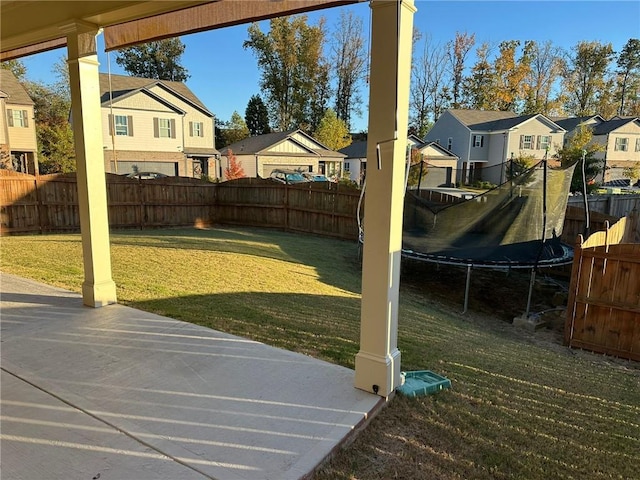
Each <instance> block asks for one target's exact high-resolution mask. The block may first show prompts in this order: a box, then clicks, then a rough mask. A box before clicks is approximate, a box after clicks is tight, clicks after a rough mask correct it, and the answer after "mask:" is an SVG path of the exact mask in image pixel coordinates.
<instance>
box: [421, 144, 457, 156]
mask: <svg viewBox="0 0 640 480" xmlns="http://www.w3.org/2000/svg"><path fill="white" fill-rule="evenodd" d="M415 148H417V149H418V150H420V151H422V150H424V149H426V148H434V149H436V150H439V151H440V152H442V155H443V156H449V157H452V158H459V157H458V155H456V154H455V153H453V152H452V151H451V150H447V149H446V148H444V147H443V146H442V145H440V144H439V143H438V142H427V143H423V144H422V145H416V146H415Z"/></svg>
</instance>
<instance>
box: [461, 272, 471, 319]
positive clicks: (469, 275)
mask: <svg viewBox="0 0 640 480" xmlns="http://www.w3.org/2000/svg"><path fill="white" fill-rule="evenodd" d="M470 286H471V265H467V282H466V285H465V288H464V310H463V311H462V313H463V314H465V313H467V308H468V307H469V287H470Z"/></svg>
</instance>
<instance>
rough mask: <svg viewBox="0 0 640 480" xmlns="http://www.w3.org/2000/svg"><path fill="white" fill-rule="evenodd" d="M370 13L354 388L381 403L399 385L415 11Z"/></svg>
mask: <svg viewBox="0 0 640 480" xmlns="http://www.w3.org/2000/svg"><path fill="white" fill-rule="evenodd" d="M371 9H372V41H371V73H370V85H369V86H370V94H369V95H370V100H369V134H368V140H367V191H366V198H365V209H364V212H365V216H364V252H363V266H362V309H361V312H362V313H361V320H360V351H359V352H358V354H357V355H356V360H355V366H356V373H355V386H356V387H357V388H360V389H362V390H366V391H368V392H373V393H377V394H378V395H380V396H383V397H387V396H389V394H391V393H392V392H393V391H394V390H395V388H396V387H397V386H399V385H400V351H399V350H398V347H397V339H398V294H399V284H400V251H401V248H402V212H403V201H404V176H405V162H406V152H407V128H408V116H409V83H410V75H411V47H412V33H413V14H414V13H415V11H416V9H415V7H414V5H413V0H401V1H400V0H374V1H373V2H371ZM377 145H378V146H379V151H380V158H379V159H378V155H377V154H376V146H377ZM379 160H380V161H379ZM379 167H381V168H380V169H379Z"/></svg>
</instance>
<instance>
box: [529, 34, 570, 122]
mask: <svg viewBox="0 0 640 480" xmlns="http://www.w3.org/2000/svg"><path fill="white" fill-rule="evenodd" d="M528 47H529V49H530V55H531V57H530V62H529V66H530V68H529V71H528V72H527V75H525V77H524V79H523V83H524V85H526V92H525V101H524V108H523V111H522V113H523V114H533V113H542V114H543V115H549V114H551V113H558V112H557V106H556V104H555V102H553V101H552V99H551V90H552V88H553V85H554V83H555V82H556V80H557V79H558V77H559V76H560V72H561V71H562V59H561V49H560V48H558V47H554V46H553V43H552V42H551V41H548V42H546V43H544V44H539V43H538V42H535V41H532V42H528Z"/></svg>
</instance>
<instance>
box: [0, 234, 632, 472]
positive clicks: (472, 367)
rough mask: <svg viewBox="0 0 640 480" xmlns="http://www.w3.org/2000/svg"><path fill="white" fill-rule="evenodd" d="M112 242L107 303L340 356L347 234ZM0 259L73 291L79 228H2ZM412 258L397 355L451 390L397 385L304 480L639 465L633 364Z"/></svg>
mask: <svg viewBox="0 0 640 480" xmlns="http://www.w3.org/2000/svg"><path fill="white" fill-rule="evenodd" d="M111 249H112V261H113V276H114V280H115V282H116V284H117V288H118V298H119V301H120V302H121V303H124V304H127V305H130V306H133V307H136V308H140V309H143V310H148V311H152V312H156V313H159V314H162V315H167V316H170V317H174V318H178V319H182V320H186V321H189V322H193V323H198V324H201V325H206V326H210V327H212V328H216V329H219V330H223V331H226V332H230V333H234V334H239V335H243V336H246V337H249V338H252V339H255V340H259V341H263V342H266V343H269V344H271V345H275V346H278V347H283V348H287V349H289V350H294V351H298V352H302V353H305V354H308V355H312V356H314V357H318V358H322V359H325V360H328V361H331V362H335V363H338V364H341V365H344V366H347V367H351V368H353V362H354V357H355V354H356V353H357V351H358V338H359V322H360V318H359V315H360V265H359V262H358V259H357V246H356V245H355V244H353V243H349V242H341V241H335V240H329V239H323V238H315V237H310V236H298V235H292V234H285V233H280V232H273V231H264V230H253V229H214V230H194V229H184V230H155V231H144V232H140V231H127V232H116V233H113V234H112V235H111ZM1 269H2V271H4V272H9V273H14V274H18V275H22V276H25V277H29V278H33V279H35V280H39V281H43V282H46V283H49V284H52V285H56V286H60V287H64V288H68V289H71V290H74V291H80V286H81V283H82V279H83V278H82V277H83V276H82V266H81V245H80V237H79V235H43V236H24V237H3V238H2V258H1ZM412 270H414V271H412V274H411V276H409V277H406V276H403V283H402V286H401V305H400V318H399V340H398V343H399V348H400V350H401V351H402V363H403V369H405V370H419V369H430V370H434V371H436V372H437V373H440V374H443V375H446V376H447V377H448V378H450V379H451V381H452V384H453V388H452V389H451V390H447V391H443V392H440V393H438V394H437V395H433V396H429V397H422V398H418V399H406V398H402V397H399V396H398V397H396V398H395V399H394V400H393V401H392V402H391V403H390V405H389V406H388V407H387V408H385V409H384V410H383V411H382V412H381V413H380V414H379V415H378V416H377V417H376V418H375V419H374V420H373V421H372V423H371V424H370V425H369V427H368V428H367V429H365V430H364V431H363V432H362V433H361V435H359V436H358V438H357V439H356V440H355V441H354V442H353V443H352V444H351V445H350V446H348V447H347V448H346V449H344V450H343V451H341V452H340V453H338V454H337V455H336V456H335V458H333V460H332V461H331V462H329V463H328V464H327V465H325V466H324V467H323V468H322V469H321V470H320V471H319V472H318V473H317V475H316V477H315V478H316V479H321V480H325V479H326V480H328V479H362V480H364V479H378V478H384V479H387V478H403V479H420V478H433V479H438V478H442V479H483V478H486V479H494V478H498V479H500V478H503V479H512V478H521V479H545V480H546V479H556V478H567V479H569V478H574V479H583V478H588V479H597V478H629V479H631V478H639V474H638V472H639V471H640V470H639V468H638V465H640V365H639V364H638V363H637V362H623V361H618V360H614V359H611V358H606V357H603V356H601V355H595V354H591V353H587V352H576V351H570V350H568V349H566V348H564V347H562V346H561V345H560V344H559V342H558V335H557V334H554V332H552V331H541V332H538V333H536V334H533V335H531V334H526V333H523V332H521V331H518V330H515V329H514V328H513V327H512V326H511V325H509V324H508V323H505V322H503V321H501V320H496V319H495V318H491V317H487V316H483V315H480V314H473V313H471V314H468V315H465V316H462V315H460V314H459V313H457V312H459V310H460V305H451V306H449V305H447V304H446V303H443V302H442V300H439V299H434V298H433V297H432V296H430V294H429V292H428V291H426V290H425V289H424V288H423V285H422V284H421V283H420V282H413V279H412V278H411V277H416V275H417V274H416V272H415V267H413V268H412ZM429 272H430V271H429V270H425V275H429V274H432V273H429ZM438 275H440V276H442V278H443V279H444V278H445V277H446V276H447V275H448V271H447V269H444V268H443V269H441V270H440V271H439V273H438ZM418 276H419V275H418ZM497 278H498V279H500V278H502V279H503V281H504V282H505V283H508V282H510V281H511V280H510V278H509V277H497ZM502 287H503V288H504V285H503V286H502ZM460 288H463V285H461V286H460ZM495 301H496V302H499V299H496V300H495Z"/></svg>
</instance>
